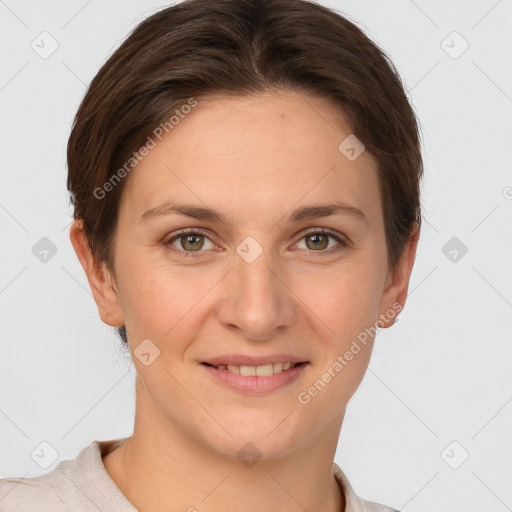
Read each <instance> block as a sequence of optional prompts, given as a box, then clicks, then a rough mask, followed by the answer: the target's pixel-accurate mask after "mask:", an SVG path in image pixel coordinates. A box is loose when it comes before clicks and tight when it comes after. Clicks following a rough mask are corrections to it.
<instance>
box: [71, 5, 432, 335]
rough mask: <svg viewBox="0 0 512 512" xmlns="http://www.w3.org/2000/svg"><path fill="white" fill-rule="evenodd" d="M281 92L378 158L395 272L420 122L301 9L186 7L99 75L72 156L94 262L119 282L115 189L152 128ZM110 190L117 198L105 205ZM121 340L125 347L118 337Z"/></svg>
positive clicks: (356, 50) (386, 69) (355, 32)
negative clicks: (180, 114)
mask: <svg viewBox="0 0 512 512" xmlns="http://www.w3.org/2000/svg"><path fill="white" fill-rule="evenodd" d="M276 88H280V89H283V88H284V89H291V90H298V91H304V92H306V93H313V94H316V95H319V96H323V97H329V98H331V99H332V100H334V101H335V102H336V103H337V104H338V105H339V106H340V108H341V109H342V111H343V113H344V114H345V115H346V117H347V118H348V120H349V121H350V124H351V129H352V132H353V133H354V134H355V135H356V136H357V138H358V139H359V140H360V141H361V142H363V144H364V145H365V147H366V149H367V150H369V151H370V152H371V153H372V154H373V155H374V156H375V157H376V160H377V162H378V174H379V186H380V190H381V197H382V204H383V217H384V225H385V234H386V245H387V258H388V268H389V269H390V270H391V271H392V272H394V271H395V269H396V266H397V264H398V262H399V260H400V256H401V255H402V252H403V249H404V246H405V243H406V242H407V240H408V239H409V237H410V236H411V233H412V229H413V227H414V225H415V224H417V226H418V228H419V227H420V225H421V205H420V179H421V177H422V174H423V162H422V157H421V151H420V136H419V127H418V124H417V120H416V116H415V114H414V111H413V109H412V106H411V105H410V103H409V101H408V99H407V97H406V94H405V91H404V87H403V84H402V82H401V79H400V77H399V75H398V72H397V71H396V69H395V67H394V65H393V63H392V62H391V61H390V60H389V58H388V57H387V55H386V54H385V53H384V52H383V51H382V50H381V49H379V48H378V47H377V46H376V44H375V43H373V42H372V41H371V40H370V39H369V38H368V37H367V36H366V35H365V34H364V33H363V32H362V30H361V29H359V28H358V27H357V26H356V25H355V24H354V23H352V22H351V21H349V20H348V19H346V18H345V17H343V16H342V15H341V14H339V13H337V12H335V11H334V10H331V9H328V8H327V7H324V6H322V5H320V4H318V3H316V2H313V1H304V0H187V1H184V2H182V3H179V4H176V5H173V6H170V7H167V8H165V9H163V10H161V11H159V12H157V13H155V14H153V15H151V16H150V17H148V18H147V19H145V20H144V21H143V22H142V23H140V24H139V25H138V26H137V27H136V28H135V29H134V30H133V31H132V33H131V34H130V36H129V37H128V38H127V39H126V40H125V41H124V42H123V43H122V45H121V46H120V47H119V48H118V49H117V50H116V51H115V52H114V53H113V55H112V56H111V57H110V58H109V59H108V60H107V62H106V63H105V64H104V65H103V66H102V67H101V69H100V70H99V72H98V73H97V75H96V76H95V77H94V79H93V80H92V82H91V84H90V86H89V89H88V90H87V93H86V94H85V96H84V98H83V100H82V102H81V105H80V107H79V109H78V111H77V114H76V117H75V120H74V123H73V128H72V131H71V135H70V137H69V141H68V147H67V164H68V181H67V186H68V190H69V192H70V196H71V203H72V206H73V207H74V217H75V219H80V220H81V221H82V222H83V228H84V232H85V235H86V237H87V240H88V243H89V245H90V248H91V251H92V252H93V254H94V256H95V257H96V258H97V259H98V261H101V262H105V263H106V264H107V266H108V268H109V269H110V270H111V271H112V273H113V271H114V269H113V258H112V256H113V255H112V254H111V247H112V242H113V240H114V236H115V231H116V224H117V216H118V206H119V201H120V197H121V192H122V190H123V185H124V184H125V182H126V179H128V178H126V177H124V179H120V180H118V182H117V181H116V182H115V183H113V182H112V179H113V178H115V176H114V174H115V172H116V171H118V170H119V169H120V168H121V166H122V165H123V163H124V162H126V161H127V160H128V159H130V155H132V154H134V152H136V151H137V150H138V149H139V148H141V146H142V145H143V144H144V143H145V142H146V140H147V139H148V136H149V135H150V134H151V133H152V131H153V130H154V129H155V127H157V126H158V125H160V124H162V123H164V122H165V121H166V120H167V119H168V118H169V116H170V115H172V113H174V112H175V111H177V110H178V109H180V108H182V107H183V106H184V105H185V104H187V102H188V101H189V100H190V98H191V97H193V98H196V99H199V98H200V97H201V96H205V95H208V94H230V95H242V96H243V95H251V94H257V93H260V92H265V91H268V90H272V89H276ZM340 142H341V141H340ZM125 168H126V167H125ZM125 175H126V173H123V176H125ZM118 178H119V175H118ZM109 180H110V182H109ZM106 183H111V185H113V186H110V187H108V193H105V194H101V196H103V197H98V195H99V194H98V193H97V191H98V190H103V191H105V188H104V186H105V184H106ZM114 275H115V274H114ZM120 334H121V336H122V338H123V339H124V341H126V332H125V331H124V330H123V328H121V329H120Z"/></svg>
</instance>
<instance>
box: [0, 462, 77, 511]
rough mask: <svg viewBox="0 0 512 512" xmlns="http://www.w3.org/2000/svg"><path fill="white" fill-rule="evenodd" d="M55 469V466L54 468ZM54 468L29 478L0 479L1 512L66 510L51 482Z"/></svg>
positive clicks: (53, 479) (53, 478)
mask: <svg viewBox="0 0 512 512" xmlns="http://www.w3.org/2000/svg"><path fill="white" fill-rule="evenodd" d="M56 469H57V468H56ZM58 478H59V477H58V474H57V473H56V470H54V471H52V472H51V473H49V474H46V475H41V476H36V477H31V478H2V479H0V510H1V511H2V512H34V510H37V511H40V512H68V508H67V507H66V506H65V505H64V503H63V502H62V501H61V500H60V498H59V496H58V494H57V493H56V492H55V490H54V488H53V485H52V483H53V482H54V481H55V480H57V479H58Z"/></svg>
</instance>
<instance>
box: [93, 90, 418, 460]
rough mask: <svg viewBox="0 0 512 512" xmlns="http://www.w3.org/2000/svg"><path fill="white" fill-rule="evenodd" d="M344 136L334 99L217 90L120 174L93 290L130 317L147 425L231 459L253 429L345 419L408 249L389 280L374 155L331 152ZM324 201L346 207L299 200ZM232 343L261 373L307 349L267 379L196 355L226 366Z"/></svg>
mask: <svg viewBox="0 0 512 512" xmlns="http://www.w3.org/2000/svg"><path fill="white" fill-rule="evenodd" d="M350 133H351V131H350V126H349V125H348V124H347V121H346V120H345V119H344V117H343V115H342V113H341V112H340V111H339V109H336V108H335V105H334V104H332V103H331V102H330V100H328V99H322V98H318V97H314V96H306V95H304V94H298V93H295V92H286V91H283V92H279V93H276V92H273V93H266V94H263V95H259V96H255V97H244V98H228V97H217V98H213V97H212V98H209V99H204V100H203V101H199V104H198V106H197V107H195V108H194V109H192V111H191V112H190V113H189V114H188V115H187V116H185V117H184V118H183V119H181V120H180V122H179V124H178V125H176V126H175V127H174V129H173V130H172V131H171V132H170V133H169V134H168V135H166V136H165V137H164V138H163V139H162V141H161V142H158V143H157V144H156V147H154V148H153V149H151V151H150V152H149V154H148V155H147V156H145V157H144V159H143V160H142V161H141V162H140V163H139V164H138V165H137V167H136V168H135V169H134V170H133V171H132V173H131V175H130V176H129V178H127V183H126V187H125V189H124V190H123V194H122V199H121V203H120V206H119V219H118V226H117V231H116V238H115V245H114V269H115V284H114V287H113V290H114V291H112V292H111V293H105V292H104V293H98V292H95V297H96V300H97V302H98V306H99V310H100V312H102V318H103V319H104V321H105V322H106V323H109V324H110V325H123V324H125V325H126V327H127V332H128V336H129V344H130V350H131V352H132V357H133V361H134V364H135V366H136V369H137V376H138V379H139V382H140V384H141V386H140V388H139V391H138V393H141V394H142V395H141V396H138V400H141V401H142V402H145V403H146V405H147V407H145V410H146V411H150V412H148V414H151V415H153V416H154V417H153V420H154V421H155V422H157V423H159V424H160V425H162V424H168V425H169V427H172V429H178V430H179V431H180V432H182V433H184V434H185V435H186V436H188V437H189V438H192V439H194V440H195V441H197V442H199V443H200V444H202V445H204V446H208V447H209V448H210V449H213V450H215V451H217V452H219V453H223V454H226V455H229V456H236V453H237V452H238V450H240V448H241V447H242V446H243V445H244V444H245V443H246V442H249V441H250V442H252V443H253V444H254V445H256V446H257V447H258V449H259V450H260V452H262V454H263V455H264V456H266V455H268V456H270V455H277V454H284V453H287V452H289V451H293V450H300V449H304V447H305V446H306V445H308V444H312V443H314V442H316V441H317V440H318V438H319V437H321V436H322V435H325V433H326V432H327V431H329V429H335V428H338V429H339V426H340V424H341V420H342V418H343V414H344V411H345V407H346V405H347V403H348V401H349V399H350V398H351V396H352V395H353V393H354V392H355V390H356V389H357V387H358V385H359V383H360V382H361V380H362V378H363V376H364V373H365V371H366V368H367V366H368V362H369V358H370V354H371V348H372V342H373V334H374V330H373V331H372V330H371V329H369V328H371V327H375V325H376V321H378V320H379V318H380V323H377V326H378V327H387V326H389V325H391V324H392V322H393V318H394V316H396V314H397V313H398V309H396V307H397V304H398V308H400V307H401V306H402V305H403V303H404V300H405V294H406V288H407V282H408V278H409V274H410V270H411V267H412V258H413V256H414V254H413V253H414V249H415V247H413V251H412V252H411V253H408V254H409V256H407V257H406V258H405V259H404V263H403V265H402V267H401V268H403V271H399V272H398V273H397V276H398V277H397V278H393V277H392V276H391V274H390V273H389V272H388V269H387V256H386V240H385V234H384V220H383V215H382V202H381V197H380V192H379V185H378V179H377V171H376V165H377V164H376V160H375V159H374V157H373V156H372V155H371V154H370V153H369V152H368V151H363V152H362V154H360V156H358V157H357V158H356V159H355V160H349V159H348V158H347V157H346V156H345V155H344V154H342V152H340V150H339V149H338V146H339V145H340V143H341V142H342V141H343V140H344V139H345V138H346V137H347V136H348V135H349V134H350ZM335 203H336V204H338V205H340V204H343V205H344V206H345V208H340V209H337V210H334V211H332V212H329V211H327V210H326V209H325V210H320V209H316V210H314V209H311V208H309V207H311V206H317V207H324V206H329V205H333V204H335ZM177 205H181V206H183V205H186V206H187V207H190V208H192V210H191V209H190V208H189V210H188V214H187V213H186V211H185V210H184V209H182V210H181V212H178V211H177V209H176V206H177ZM194 208H195V210H193V209H194ZM207 210H213V211H214V212H216V214H217V216H215V215H212V212H211V211H210V212H209V215H205V213H207ZM315 211H316V214H317V215H316V216H312V215H311V213H312V212H313V213H314V212H315ZM298 214H301V215H298ZM191 231H192V232H191ZM107 282H108V280H105V281H104V282H103V283H101V282H100V283H99V285H98V287H99V288H101V287H102V286H103V287H104V288H106V287H107V286H108V284H107ZM390 311H393V313H390ZM107 312H108V313H107ZM113 318H116V319H117V321H116V322H113V320H112V319H113ZM365 329H366V331H365ZM362 333H366V336H365V335H364V334H362ZM363 339H365V342H363V341H362V340H363ZM143 340H145V341H143ZM141 343H142V344H141ZM354 343H355V345H354ZM139 345H140V346H139ZM356 346H357V347H359V350H357V348H355V347H356ZM348 352H350V353H351V354H352V357H350V355H349V354H347V353H348ZM141 353H145V355H143V356H142V357H141ZM231 356H239V357H242V358H246V359H251V358H256V362H257V359H258V358H267V359H263V361H264V362H265V363H267V366H266V370H265V369H264V370H261V369H259V370H257V371H258V372H265V371H268V369H269V366H268V362H271V361H273V362H279V361H280V362H283V361H286V360H289V361H292V362H293V361H297V362H303V364H301V365H299V366H298V367H297V368H295V369H293V368H291V369H290V370H282V371H281V372H280V373H279V372H278V373H276V374H275V375H274V376H272V377H266V376H252V377H247V376H243V375H239V376H236V375H235V373H233V372H232V371H231V370H236V368H231V369H225V370H223V369H222V367H221V369H214V368H212V367H209V366H207V365H205V364H204V363H205V362H206V363H207V362H215V363H217V364H222V363H223V362H227V363H229V362H231V364H234V365H236V362H237V361H238V360H236V359H230V357H231ZM340 358H341V360H343V363H342V362H341V360H340ZM251 360H252V361H255V360H254V359H251ZM260 361H262V360H261V359H260ZM242 362H243V361H242ZM246 362H247V361H246ZM249 362H250V361H249ZM210 364H211V363H210ZM242 366H247V365H242ZM249 366H252V365H249ZM260 366H261V365H260ZM274 369H275V370H276V371H277V370H279V367H278V366H277V367H276V368H274ZM253 371H254V370H253V369H252V368H249V369H243V372H248V373H251V372H253ZM286 372H290V373H289V374H286ZM221 373H222V375H221ZM228 373H229V376H228V377H227V378H226V377H225V375H226V374H228ZM326 373H327V374H329V375H330V378H329V375H327V376H326ZM290 375H291V377H290ZM265 380H266V382H267V384H265V383H264V381H265ZM319 380H320V381H321V384H320V383H319ZM235 381H236V382H235ZM268 383H270V384H268ZM315 383H316V386H315ZM265 385H266V386H267V387H265ZM251 386H252V387H251ZM315 390H316V391H315Z"/></svg>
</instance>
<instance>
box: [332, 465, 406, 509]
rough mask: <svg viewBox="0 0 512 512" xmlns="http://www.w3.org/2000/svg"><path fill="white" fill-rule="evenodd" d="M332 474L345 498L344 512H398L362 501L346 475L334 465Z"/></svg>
mask: <svg viewBox="0 0 512 512" xmlns="http://www.w3.org/2000/svg"><path fill="white" fill-rule="evenodd" d="M333 472H334V476H335V478H336V480H337V482H338V484H339V486H340V488H341V490H342V492H343V495H344V496H345V510H346V511H347V512H348V511H350V512H400V511H399V510H396V509H394V508H390V507H387V506H386V505H381V504H380V503H375V502H374V501H368V500H364V499H363V498H361V497H359V496H358V495H357V494H356V493H355V491H354V489H353V488H352V485H351V484H350V482H349V481H348V478H347V475H345V473H344V472H343V471H342V470H341V468H340V467H339V466H338V465H337V464H336V463H334V464H333Z"/></svg>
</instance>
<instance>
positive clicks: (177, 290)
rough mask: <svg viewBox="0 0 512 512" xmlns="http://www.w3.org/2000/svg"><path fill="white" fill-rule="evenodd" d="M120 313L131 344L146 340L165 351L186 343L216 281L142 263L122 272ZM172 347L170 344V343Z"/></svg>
mask: <svg viewBox="0 0 512 512" xmlns="http://www.w3.org/2000/svg"><path fill="white" fill-rule="evenodd" d="M124 275H125V279H124V286H123V291H124V293H123V299H122V302H123V312H124V313H125V319H126V322H127V325H128V324H129V327H130V328H131V330H130V332H131V333H133V339H134V343H136V342H140V341H141V340H142V339H145V338H149V339H151V340H154V342H155V343H156V344H157V345H158V346H161V347H162V348H163V347H164V345H165V346H166V350H167V349H168V348H169V347H170V346H171V345H172V346H173V347H175V348H176V350H177V349H179V344H180V340H184V341H183V343H188V341H186V340H188V338H190V337H191V335H193V334H194V332H195V331H194V324H197V323H198V315H200V314H201V307H200V302H201V300H202V299H203V298H204V297H205V295H207V293H208V291H209V290H210V289H212V288H213V287H214V285H215V282H216V280H218V279H215V278H214V276H213V275H212V272H210V273H209V274H208V273H207V272H206V271H204V270H199V269H198V268H195V269H184V268H182V269H177V268H176V267H172V266H171V265H167V264H164V265H162V264H161V263H160V264H152V263H151V262H147V261H146V262H144V261H141V262H140V265H139V266H138V265H137V264H131V265H130V272H125V274H124ZM171 340H172V341H173V343H172V344H171V343H169V342H170V341H171Z"/></svg>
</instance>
